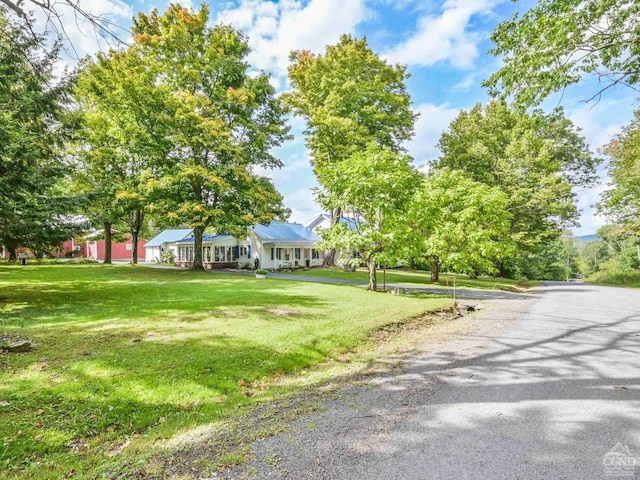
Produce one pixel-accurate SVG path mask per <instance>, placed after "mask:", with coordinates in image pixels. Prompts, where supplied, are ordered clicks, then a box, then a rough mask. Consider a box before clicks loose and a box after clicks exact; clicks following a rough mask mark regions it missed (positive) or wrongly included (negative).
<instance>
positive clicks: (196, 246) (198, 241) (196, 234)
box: [191, 227, 204, 270]
mask: <svg viewBox="0 0 640 480" xmlns="http://www.w3.org/2000/svg"><path fill="white" fill-rule="evenodd" d="M203 234H204V228H202V227H196V228H194V229H193V239H194V241H193V264H192V265H191V269H192V270H204V265H203V264H202V235H203Z"/></svg>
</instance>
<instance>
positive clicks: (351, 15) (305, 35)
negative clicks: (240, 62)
mask: <svg viewBox="0 0 640 480" xmlns="http://www.w3.org/2000/svg"><path fill="white" fill-rule="evenodd" d="M368 16H369V13H368V11H367V9H366V7H365V0H349V1H347V2H345V1H341V0H311V1H309V2H308V3H306V4H305V3H303V2H302V1H298V0H282V1H280V2H279V3H274V2H271V1H268V0H241V1H240V3H239V5H237V6H230V7H228V8H226V9H224V10H222V11H221V12H220V13H219V14H218V18H217V21H218V22H224V23H230V24H233V25H234V26H235V27H236V28H239V29H240V30H242V31H243V32H245V33H246V34H247V35H248V37H249V45H250V46H251V49H252V52H251V55H250V56H249V58H248V61H249V63H250V64H251V65H252V66H253V67H255V68H258V69H261V70H265V71H269V72H271V73H272V74H273V75H275V77H277V78H279V79H283V78H284V77H285V76H286V74H287V66H288V65H289V54H290V52H291V51H292V50H300V49H307V50H311V51H313V52H323V51H324V48H325V46H326V45H329V44H332V43H336V42H337V41H338V39H339V38H340V35H342V34H344V33H354V32H355V28H356V26H357V25H358V24H360V23H361V22H362V21H364V20H365V19H367V18H368Z"/></svg>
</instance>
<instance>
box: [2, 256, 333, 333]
mask: <svg viewBox="0 0 640 480" xmlns="http://www.w3.org/2000/svg"><path fill="white" fill-rule="evenodd" d="M52 268H57V269H60V268H62V269H63V270H64V271H65V272H69V271H71V272H74V275H71V277H72V278H71V279H69V280H61V281H51V280H50V278H49V276H47V275H46V274H45V275H38V273H39V272H38V269H41V270H47V269H48V270H50V269H52ZM98 268H99V270H96V267H93V268H92V269H91V270H88V269H87V268H84V267H82V266H64V267H60V266H57V267H35V268H31V269H30V271H29V272H26V271H25V272H20V274H21V275H20V277H22V278H19V280H20V281H19V282H17V283H16V282H12V283H11V284H9V285H6V286H2V296H3V302H2V303H0V328H2V327H3V326H21V327H26V326H30V325H33V324H35V323H46V322H55V323H57V324H60V323H66V322H70V323H73V322H92V321H96V320H100V319H105V318H113V319H118V318H122V317H123V316H125V317H126V318H128V319H132V318H142V317H149V316H154V317H155V316H158V315H163V314H165V313H166V312H174V313H175V312H180V313H184V314H189V313H195V312H202V311H203V310H205V311H207V310H209V311H210V313H211V315H213V316H216V315H223V316H224V315H228V314H229V313H228V312H229V311H230V310H232V311H233V312H235V314H238V315H241V314H242V313H241V312H242V310H246V309H251V308H255V306H256V305H261V306H266V307H267V308H268V307H276V306H279V305H299V306H317V307H319V306H321V304H320V303H319V302H318V300H317V298H314V297H313V296H309V295H301V294H298V293H296V292H295V290H296V288H295V285H291V284H288V283H286V282H274V281H273V280H270V281H269V282H261V281H259V280H254V279H247V278H238V277H235V276H232V275H224V276H213V275H210V274H208V273H206V272H192V271H175V270H159V269H143V268H128V267H107V266H102V267H98ZM32 272H33V275H31V276H29V275H27V274H28V273H32ZM95 272H99V275H98V276H94V275H91V274H92V273H95ZM43 277H44V278H43ZM68 277H69V276H65V278H68ZM12 278H15V276H14V277H12ZM1 280H2V276H0V281H1ZM0 285H1V283H0ZM225 312H226V313H225Z"/></svg>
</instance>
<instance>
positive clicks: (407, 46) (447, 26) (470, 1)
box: [385, 0, 495, 69]
mask: <svg viewBox="0 0 640 480" xmlns="http://www.w3.org/2000/svg"><path fill="white" fill-rule="evenodd" d="M494 5H495V1H493V0H447V1H446V2H444V4H443V5H442V7H441V8H440V11H439V12H438V14H433V13H429V14H426V15H424V16H422V17H421V18H420V19H419V20H418V28H417V31H415V32H414V33H413V34H412V35H411V36H410V37H409V38H408V39H407V40H405V41H404V42H402V43H401V44H399V45H396V46H395V47H393V48H392V49H390V50H389V51H387V52H386V53H385V57H386V58H387V59H389V60H390V61H392V62H394V63H402V64H409V65H419V66H430V65H433V64H435V63H438V62H441V61H448V62H450V63H451V65H453V66H454V67H457V68H461V69H466V68H470V67H472V66H473V64H474V61H475V59H476V58H477V57H478V55H479V51H478V46H477V44H478V43H479V42H480V41H481V40H482V37H481V36H479V35H475V34H473V33H472V32H471V31H470V29H469V28H468V27H469V24H470V22H471V18H472V17H473V16H474V15H477V14H488V13H489V12H490V11H491V9H492V7H493V6H494Z"/></svg>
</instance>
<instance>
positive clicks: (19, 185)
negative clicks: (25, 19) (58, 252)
mask: <svg viewBox="0 0 640 480" xmlns="http://www.w3.org/2000/svg"><path fill="white" fill-rule="evenodd" d="M56 59H57V47H54V48H53V49H52V50H50V51H46V50H45V48H44V39H43V38H41V37H33V36H32V35H30V34H28V33H27V32H26V29H25V27H24V25H23V24H22V23H16V22H13V21H12V20H10V19H9V17H8V16H7V15H6V14H5V12H4V11H3V10H2V9H0V105H2V108H1V109H0V243H1V244H4V245H5V246H6V247H7V248H8V249H9V252H10V255H11V257H13V258H15V250H16V248H17V247H19V246H24V247H26V246H32V247H35V249H36V250H40V251H44V250H45V249H46V245H47V244H50V245H51V246H55V245H56V244H58V243H62V241H64V240H65V239H67V238H69V237H71V236H72V235H73V232H74V222H73V221H71V217H69V216H68V215H67V214H69V213H72V209H73V208H74V204H73V199H71V198H69V196H68V195H67V194H66V192H65V191H64V190H63V188H62V186H61V183H60V181H61V180H62V179H63V177H64V175H65V174H66V173H67V172H68V165H66V164H65V162H64V161H63V157H62V154H61V152H62V150H61V148H60V147H61V140H62V138H63V136H64V135H63V133H64V131H65V122H64V120H65V119H64V117H65V109H64V102H65V99H66V92H67V87H66V85H65V84H63V83H56V81H55V78H54V75H53V67H54V63H55V61H56Z"/></svg>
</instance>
